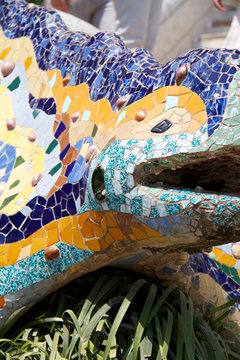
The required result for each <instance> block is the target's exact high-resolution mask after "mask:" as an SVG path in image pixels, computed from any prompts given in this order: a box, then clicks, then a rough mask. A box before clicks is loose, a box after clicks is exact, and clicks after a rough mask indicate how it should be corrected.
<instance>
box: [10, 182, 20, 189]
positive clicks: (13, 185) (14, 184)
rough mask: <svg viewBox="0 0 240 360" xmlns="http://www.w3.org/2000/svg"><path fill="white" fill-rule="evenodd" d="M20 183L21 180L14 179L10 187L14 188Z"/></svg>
mask: <svg viewBox="0 0 240 360" xmlns="http://www.w3.org/2000/svg"><path fill="white" fill-rule="evenodd" d="M19 183H20V180H16V181H14V182H13V183H12V184H11V185H10V186H9V189H13V188H14V187H15V186H17V185H18V184H19Z"/></svg>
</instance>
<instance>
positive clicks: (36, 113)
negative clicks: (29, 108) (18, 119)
mask: <svg viewBox="0 0 240 360" xmlns="http://www.w3.org/2000/svg"><path fill="white" fill-rule="evenodd" d="M40 112H41V111H40V110H37V109H35V110H33V112H32V114H33V117H34V119H36V117H37V116H38V114H40Z"/></svg>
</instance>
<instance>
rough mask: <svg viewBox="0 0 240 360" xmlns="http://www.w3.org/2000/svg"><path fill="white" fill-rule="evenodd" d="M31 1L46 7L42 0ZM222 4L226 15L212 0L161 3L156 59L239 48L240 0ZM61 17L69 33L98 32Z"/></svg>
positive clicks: (64, 15)
mask: <svg viewBox="0 0 240 360" xmlns="http://www.w3.org/2000/svg"><path fill="white" fill-rule="evenodd" d="M60 1H61V0H60ZM66 1H67V0H66ZM70 1H71V0H70ZM89 1H91V0H89ZM118 1H122V0H118ZM128 1H131V0H128ZM220 1H221V0H220ZM29 2H33V3H36V4H38V5H43V1H41V0H35V1H29ZM50 2H51V0H46V2H45V3H44V4H45V5H47V6H50V5H51V4H50ZM222 5H223V6H224V8H225V10H226V11H224V12H222V11H219V10H218V9H217V8H216V7H214V5H213V0H162V2H161V9H160V11H159V21H158V24H157V28H156V39H155V40H156V41H155V42H154V45H153V46H152V48H151V51H152V53H153V55H154V56H155V58H156V59H157V60H158V61H160V62H161V63H165V62H167V61H168V60H171V59H172V58H174V57H176V56H178V55H181V54H183V53H184V52H186V51H187V50H189V49H192V48H197V47H210V48H211V47H214V48H216V47H218V48H220V47H227V48H240V36H239V35H240V25H239V24H240V20H239V18H240V10H239V7H240V0H226V1H222ZM60 14H61V16H62V17H63V20H64V22H65V23H66V24H67V26H68V27H69V29H70V30H80V31H85V32H88V33H90V34H91V35H93V34H94V33H96V32H97V31H98V28H96V27H95V26H93V25H91V24H88V23H87V22H86V21H82V20H80V19H79V18H76V17H74V16H72V15H70V14H68V13H66V12H61V11H60Z"/></svg>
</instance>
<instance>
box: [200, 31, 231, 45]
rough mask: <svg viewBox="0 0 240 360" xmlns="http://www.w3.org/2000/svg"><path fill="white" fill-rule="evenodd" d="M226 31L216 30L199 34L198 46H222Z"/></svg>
mask: <svg viewBox="0 0 240 360" xmlns="http://www.w3.org/2000/svg"><path fill="white" fill-rule="evenodd" d="M227 33H228V31H217V32H211V33H206V34H201V35H200V36H199V44H200V47H203V48H205V47H207V48H221V47H223V46H224V42H225V39H226V37H227Z"/></svg>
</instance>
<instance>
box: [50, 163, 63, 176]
mask: <svg viewBox="0 0 240 360" xmlns="http://www.w3.org/2000/svg"><path fill="white" fill-rule="evenodd" d="M61 167H62V164H61V163H58V164H57V165H56V166H54V168H52V170H50V171H49V175H51V176H53V175H54V174H56V172H58V170H59V169H61Z"/></svg>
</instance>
